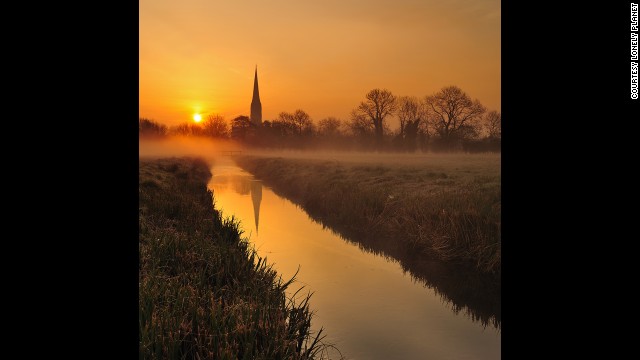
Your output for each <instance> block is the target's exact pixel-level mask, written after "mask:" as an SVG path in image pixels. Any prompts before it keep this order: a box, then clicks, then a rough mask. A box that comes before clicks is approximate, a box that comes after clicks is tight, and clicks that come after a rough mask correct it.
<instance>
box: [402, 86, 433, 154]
mask: <svg viewBox="0 0 640 360" xmlns="http://www.w3.org/2000/svg"><path fill="white" fill-rule="evenodd" d="M397 115H398V119H399V120H400V133H399V134H398V136H399V141H400V143H401V147H402V148H403V149H404V150H407V151H415V149H416V146H417V138H418V130H419V127H420V125H421V124H423V123H425V121H426V120H425V118H426V114H425V110H424V106H423V104H421V103H420V102H419V101H418V99H417V98H415V97H408V96H403V97H400V98H398V100H397ZM425 124H426V123H425ZM424 128H425V129H426V127H424Z"/></svg>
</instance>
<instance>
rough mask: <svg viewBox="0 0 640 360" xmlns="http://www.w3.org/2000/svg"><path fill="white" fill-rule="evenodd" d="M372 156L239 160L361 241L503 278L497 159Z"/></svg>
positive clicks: (323, 219) (321, 218) (325, 221)
mask: <svg viewBox="0 0 640 360" xmlns="http://www.w3.org/2000/svg"><path fill="white" fill-rule="evenodd" d="M370 158H371V156H370V157H369V159H368V160H367V161H359V160H349V159H344V160H335V159H333V160H323V159H320V158H316V159H314V158H306V159H296V158H293V157H290V158H284V157H261V156H239V157H236V162H237V163H238V165H239V166H240V167H242V168H244V169H245V170H247V171H248V172H250V173H252V174H254V175H255V176H256V177H257V178H259V179H262V180H263V181H264V182H265V184H266V185H268V186H271V187H272V188H273V189H274V190H275V191H276V192H278V193H280V194H282V195H284V196H286V197H287V198H290V199H291V200H292V201H294V202H296V203H298V204H299V205H301V206H302V207H303V208H304V209H305V210H306V211H307V212H308V213H309V214H310V215H311V216H312V217H313V218H315V219H317V220H319V221H321V222H322V223H323V224H326V225H328V226H330V227H332V228H334V229H336V230H337V231H338V232H340V233H341V234H343V235H345V236H347V237H349V238H351V239H354V240H356V241H358V242H360V243H362V244H365V245H368V246H372V247H373V248H374V249H375V248H386V249H389V248H393V250H392V251H393V252H395V253H398V254H404V253H410V254H415V255H416V256H422V257H424V258H429V259H438V260H442V261H445V262H448V263H451V264H461V265H462V264H464V265H465V266H472V267H474V268H475V269H476V270H477V271H479V272H481V273H486V274H492V276H497V278H498V279H499V278H500V276H501V231H500V229H501V186H500V161H499V157H495V156H493V157H487V156H484V157H483V156H475V157H474V156H473V155H458V156H432V157H425V158H424V159H417V160H416V158H410V159H411V161H407V163H406V164H403V163H402V161H399V160H398V159H392V158H389V159H386V161H382V160H381V161H379V162H375V161H372V160H371V159H370ZM381 158H382V157H381ZM496 160H497V161H496ZM378 245H380V246H378Z"/></svg>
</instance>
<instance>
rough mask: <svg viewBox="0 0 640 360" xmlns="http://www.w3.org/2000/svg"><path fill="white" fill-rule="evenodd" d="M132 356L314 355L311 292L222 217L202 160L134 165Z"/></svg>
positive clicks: (322, 354) (321, 354)
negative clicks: (135, 344)
mask: <svg viewBox="0 0 640 360" xmlns="http://www.w3.org/2000/svg"><path fill="white" fill-rule="evenodd" d="M139 169H140V170H139V249H140V257H139V258H140V261H139V340H140V345H139V358H140V359H184V358H188V359H318V358H326V357H327V356H328V349H330V348H331V347H330V346H328V345H325V344H323V342H322V339H323V334H322V330H320V331H319V332H317V333H314V332H313V331H312V330H311V318H312V312H311V310H310V307H309V299H310V296H311V295H310V294H306V295H305V294H303V292H302V291H301V290H302V289H300V290H298V291H297V292H295V293H294V294H293V295H291V296H287V295H286V291H287V289H288V288H289V287H290V286H291V285H292V284H293V283H294V279H293V278H292V279H288V280H286V281H285V280H283V279H282V278H281V277H280V276H279V275H278V274H277V273H276V271H274V269H273V268H272V266H271V265H269V264H268V263H267V260H266V259H263V258H260V257H258V256H257V255H256V252H255V251H254V250H253V249H252V248H251V247H250V246H249V244H248V242H247V241H246V239H244V238H243V237H242V231H241V229H240V228H239V226H238V222H237V221H236V220H235V219H233V218H223V216H222V214H221V212H220V211H218V210H216V209H214V207H213V204H214V202H213V194H212V193H211V191H210V190H208V189H207V182H208V180H209V178H210V177H211V173H210V171H209V165H208V164H207V163H206V162H204V161H203V160H201V159H195V158H171V159H146V160H145V159H141V160H140V163H139Z"/></svg>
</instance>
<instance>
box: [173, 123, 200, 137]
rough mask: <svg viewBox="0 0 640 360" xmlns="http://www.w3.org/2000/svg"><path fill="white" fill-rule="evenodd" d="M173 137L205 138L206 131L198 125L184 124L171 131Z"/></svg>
mask: <svg viewBox="0 0 640 360" xmlns="http://www.w3.org/2000/svg"><path fill="white" fill-rule="evenodd" d="M170 133H171V134H172V135H182V136H203V135H204V131H203V129H202V127H201V126H200V125H198V124H192V123H182V124H179V125H177V126H175V127H173V128H171V129H170Z"/></svg>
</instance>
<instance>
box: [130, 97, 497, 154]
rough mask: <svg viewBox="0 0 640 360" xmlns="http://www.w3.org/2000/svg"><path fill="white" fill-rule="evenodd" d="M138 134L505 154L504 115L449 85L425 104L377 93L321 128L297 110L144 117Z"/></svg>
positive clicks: (265, 145)
mask: <svg viewBox="0 0 640 360" xmlns="http://www.w3.org/2000/svg"><path fill="white" fill-rule="evenodd" d="M393 117H395V118H397V119H398V121H399V128H397V129H395V130H392V129H391V128H390V126H389V124H388V122H389V120H390V119H392V118H393ZM139 129H140V132H139V133H140V136H141V137H163V136H170V135H183V136H204V137H211V138H218V139H233V140H236V141H238V142H241V143H244V144H246V145H248V146H254V147H262V148H279V149H282V148H296V149H304V148H334V149H344V150H389V151H406V152H415V151H468V152H480V151H500V147H501V139H502V130H501V129H502V116H501V114H500V112H498V111H495V110H492V111H488V110H487V108H486V107H485V106H483V105H482V104H481V103H480V102H479V101H478V100H477V99H475V100H472V99H471V98H470V97H469V95H467V94H466V93H465V92H464V91H462V90H461V89H460V88H459V87H457V86H447V87H444V88H442V89H441V90H440V91H438V92H436V93H434V94H432V95H429V96H425V97H423V98H421V99H420V98H417V97H410V96H396V95H394V94H393V93H392V92H391V91H389V90H387V89H373V90H371V91H369V92H368V93H367V94H366V95H365V99H364V100H363V101H361V102H360V104H359V105H358V106H357V107H356V108H354V109H353V110H352V111H351V113H350V116H349V119H347V120H343V119H338V118H336V117H327V118H323V119H320V120H319V121H317V123H316V122H314V121H313V120H312V119H311V116H310V115H309V114H308V113H307V112H305V111H304V110H302V109H297V110H295V111H293V112H281V113H280V114H278V116H277V118H275V119H272V120H265V121H263V123H262V124H261V125H260V126H256V125H255V124H253V123H252V122H251V120H250V118H249V117H248V116H246V115H240V116H237V117H235V118H234V119H232V120H231V121H230V122H227V121H226V120H225V118H224V117H223V116H221V115H217V114H214V115H210V116H209V117H208V118H207V119H205V120H204V121H202V123H200V124H196V123H183V124H180V125H177V126H174V127H171V128H168V127H167V126H165V125H161V124H158V123H157V122H155V121H153V120H150V119H145V118H141V119H140V128H139Z"/></svg>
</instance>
